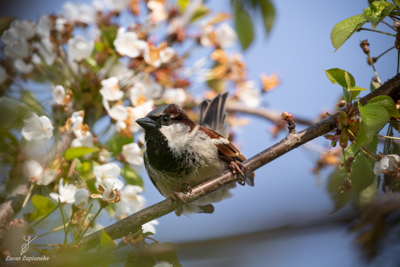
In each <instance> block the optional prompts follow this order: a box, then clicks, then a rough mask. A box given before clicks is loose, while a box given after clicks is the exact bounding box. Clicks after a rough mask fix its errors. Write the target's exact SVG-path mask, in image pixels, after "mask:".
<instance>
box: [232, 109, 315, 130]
mask: <svg viewBox="0 0 400 267" xmlns="http://www.w3.org/2000/svg"><path fill="white" fill-rule="evenodd" d="M226 111H227V112H240V113H245V114H250V115H255V116H258V117H261V118H264V119H266V120H268V121H270V122H272V123H278V122H281V114H282V112H281V113H279V112H277V111H275V110H270V109H266V108H250V107H246V106H242V105H238V104H230V105H227V107H226ZM293 117H294V122H295V123H299V124H303V125H307V126H311V125H313V124H314V123H316V121H312V120H308V119H305V118H301V117H298V116H293Z"/></svg>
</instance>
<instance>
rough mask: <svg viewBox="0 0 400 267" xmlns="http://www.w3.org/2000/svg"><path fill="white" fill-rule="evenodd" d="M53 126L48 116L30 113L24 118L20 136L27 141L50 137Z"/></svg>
mask: <svg viewBox="0 0 400 267" xmlns="http://www.w3.org/2000/svg"><path fill="white" fill-rule="evenodd" d="M53 128H54V127H53V125H52V124H51V122H50V120H49V118H47V117H46V116H40V117H39V116H38V115H36V114H35V113H31V114H29V115H27V116H26V117H25V118H24V127H23V128H22V136H23V137H24V138H25V139H26V140H28V141H31V140H40V139H43V138H47V139H50V138H51V137H52V136H53Z"/></svg>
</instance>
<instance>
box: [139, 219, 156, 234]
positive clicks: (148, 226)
mask: <svg viewBox="0 0 400 267" xmlns="http://www.w3.org/2000/svg"><path fill="white" fill-rule="evenodd" d="M159 224H160V223H159V222H158V221H157V220H153V221H150V222H148V223H145V224H143V225H142V228H143V233H146V232H151V233H153V234H155V233H156V227H155V225H159Z"/></svg>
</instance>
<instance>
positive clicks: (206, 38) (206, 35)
mask: <svg viewBox="0 0 400 267" xmlns="http://www.w3.org/2000/svg"><path fill="white" fill-rule="evenodd" d="M214 30H215V29H214V27H213V26H212V25H208V24H204V25H203V26H202V27H201V28H200V43H201V45H202V46H204V47H211V46H213V45H214V42H213V41H212V40H211V39H210V34H211V33H212V32H213V31H214Z"/></svg>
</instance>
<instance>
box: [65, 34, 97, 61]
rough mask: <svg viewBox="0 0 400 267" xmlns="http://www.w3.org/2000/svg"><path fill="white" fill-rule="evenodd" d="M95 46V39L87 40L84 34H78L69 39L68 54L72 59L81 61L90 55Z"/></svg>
mask: <svg viewBox="0 0 400 267" xmlns="http://www.w3.org/2000/svg"><path fill="white" fill-rule="evenodd" d="M93 47H94V42H93V41H86V40H85V38H84V37H83V36H80V35H78V36H75V37H74V38H71V39H69V40H68V55H69V57H70V59H71V60H73V61H77V62H79V61H82V60H83V59H85V58H88V57H89V56H90V54H91V53H92V51H93Z"/></svg>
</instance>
